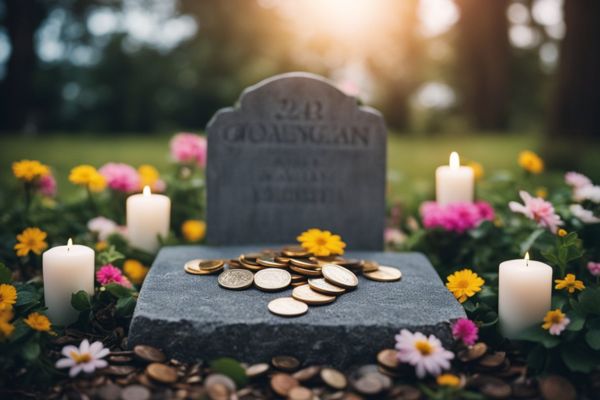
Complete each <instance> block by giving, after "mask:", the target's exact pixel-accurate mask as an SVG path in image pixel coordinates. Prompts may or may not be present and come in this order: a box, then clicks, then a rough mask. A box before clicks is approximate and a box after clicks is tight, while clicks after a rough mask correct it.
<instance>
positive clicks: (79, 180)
mask: <svg viewBox="0 0 600 400" xmlns="http://www.w3.org/2000/svg"><path fill="white" fill-rule="evenodd" d="M69 181H70V182H71V183H74V184H75V185H79V186H85V187H87V188H88V189H89V190H91V191H92V192H101V191H103V190H104V189H105V188H106V179H104V177H103V176H102V174H100V172H98V170H97V169H96V168H94V167H92V166H91V165H79V166H77V167H75V168H73V169H72V170H71V173H70V174H69Z"/></svg>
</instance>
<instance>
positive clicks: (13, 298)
mask: <svg viewBox="0 0 600 400" xmlns="http://www.w3.org/2000/svg"><path fill="white" fill-rule="evenodd" d="M16 302H17V288H15V287H14V286H13V285H8V284H6V283H3V284H1V285H0V311H8V310H12V306H13V304H15V303H16Z"/></svg>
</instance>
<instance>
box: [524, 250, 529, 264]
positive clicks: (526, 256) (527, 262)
mask: <svg viewBox="0 0 600 400" xmlns="http://www.w3.org/2000/svg"><path fill="white" fill-rule="evenodd" d="M525 266H529V252H526V253H525Z"/></svg>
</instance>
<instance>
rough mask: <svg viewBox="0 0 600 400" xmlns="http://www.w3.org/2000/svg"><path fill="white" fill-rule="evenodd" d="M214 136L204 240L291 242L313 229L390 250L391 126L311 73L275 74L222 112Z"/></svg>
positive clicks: (212, 126)
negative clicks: (388, 159) (388, 182)
mask: <svg viewBox="0 0 600 400" xmlns="http://www.w3.org/2000/svg"><path fill="white" fill-rule="evenodd" d="M206 130H207V135H208V163H207V168H206V176H207V229H208V231H207V242H208V243H209V244H211V245H234V244H256V243H290V242H294V241H295V238H296V236H297V235H298V233H299V232H302V231H304V230H306V229H308V228H317V227H318V228H320V229H329V230H331V231H334V232H335V233H338V234H340V235H342V237H343V238H344V240H345V241H346V242H347V243H348V245H349V246H350V248H353V249H361V250H382V249H383V228H384V216H385V199H384V195H385V184H386V182H385V173H386V169H385V168H386V140H387V131H386V128H385V123H384V120H383V117H382V116H381V114H380V113H379V112H377V111H376V110H374V109H372V108H369V107H364V106H359V105H358V103H357V100H356V98H354V97H351V96H347V95H345V94H344V93H343V92H341V91H340V90H338V89H337V88H336V87H335V86H333V85H332V84H331V83H330V82H329V81H327V80H325V79H323V78H321V77H319V76H317V75H313V74H307V73H289V74H283V75H278V76H275V77H273V78H270V79H267V80H265V81H262V82H260V83H259V84H257V85H255V86H252V87H249V88H248V89H246V90H245V91H244V92H243V93H242V95H241V97H240V99H239V102H238V105H237V106H236V107H232V108H226V109H222V110H220V111H219V112H217V113H216V115H215V116H214V117H213V119H212V120H211V121H210V122H209V123H208V126H207V128H206Z"/></svg>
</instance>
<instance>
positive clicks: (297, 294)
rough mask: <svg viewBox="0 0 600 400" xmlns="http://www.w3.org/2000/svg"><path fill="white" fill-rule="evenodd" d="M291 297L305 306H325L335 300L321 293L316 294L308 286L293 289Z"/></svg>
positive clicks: (333, 297)
mask: <svg viewBox="0 0 600 400" xmlns="http://www.w3.org/2000/svg"><path fill="white" fill-rule="evenodd" d="M292 297H293V298H295V299H296V300H300V301H303V302H305V303H306V304H315V305H318V304H327V303H331V302H332V301H334V300H335V296H328V295H326V294H323V293H319V292H316V291H314V290H312V289H311V288H310V286H309V285H302V286H298V287H295V288H294V290H292Z"/></svg>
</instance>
